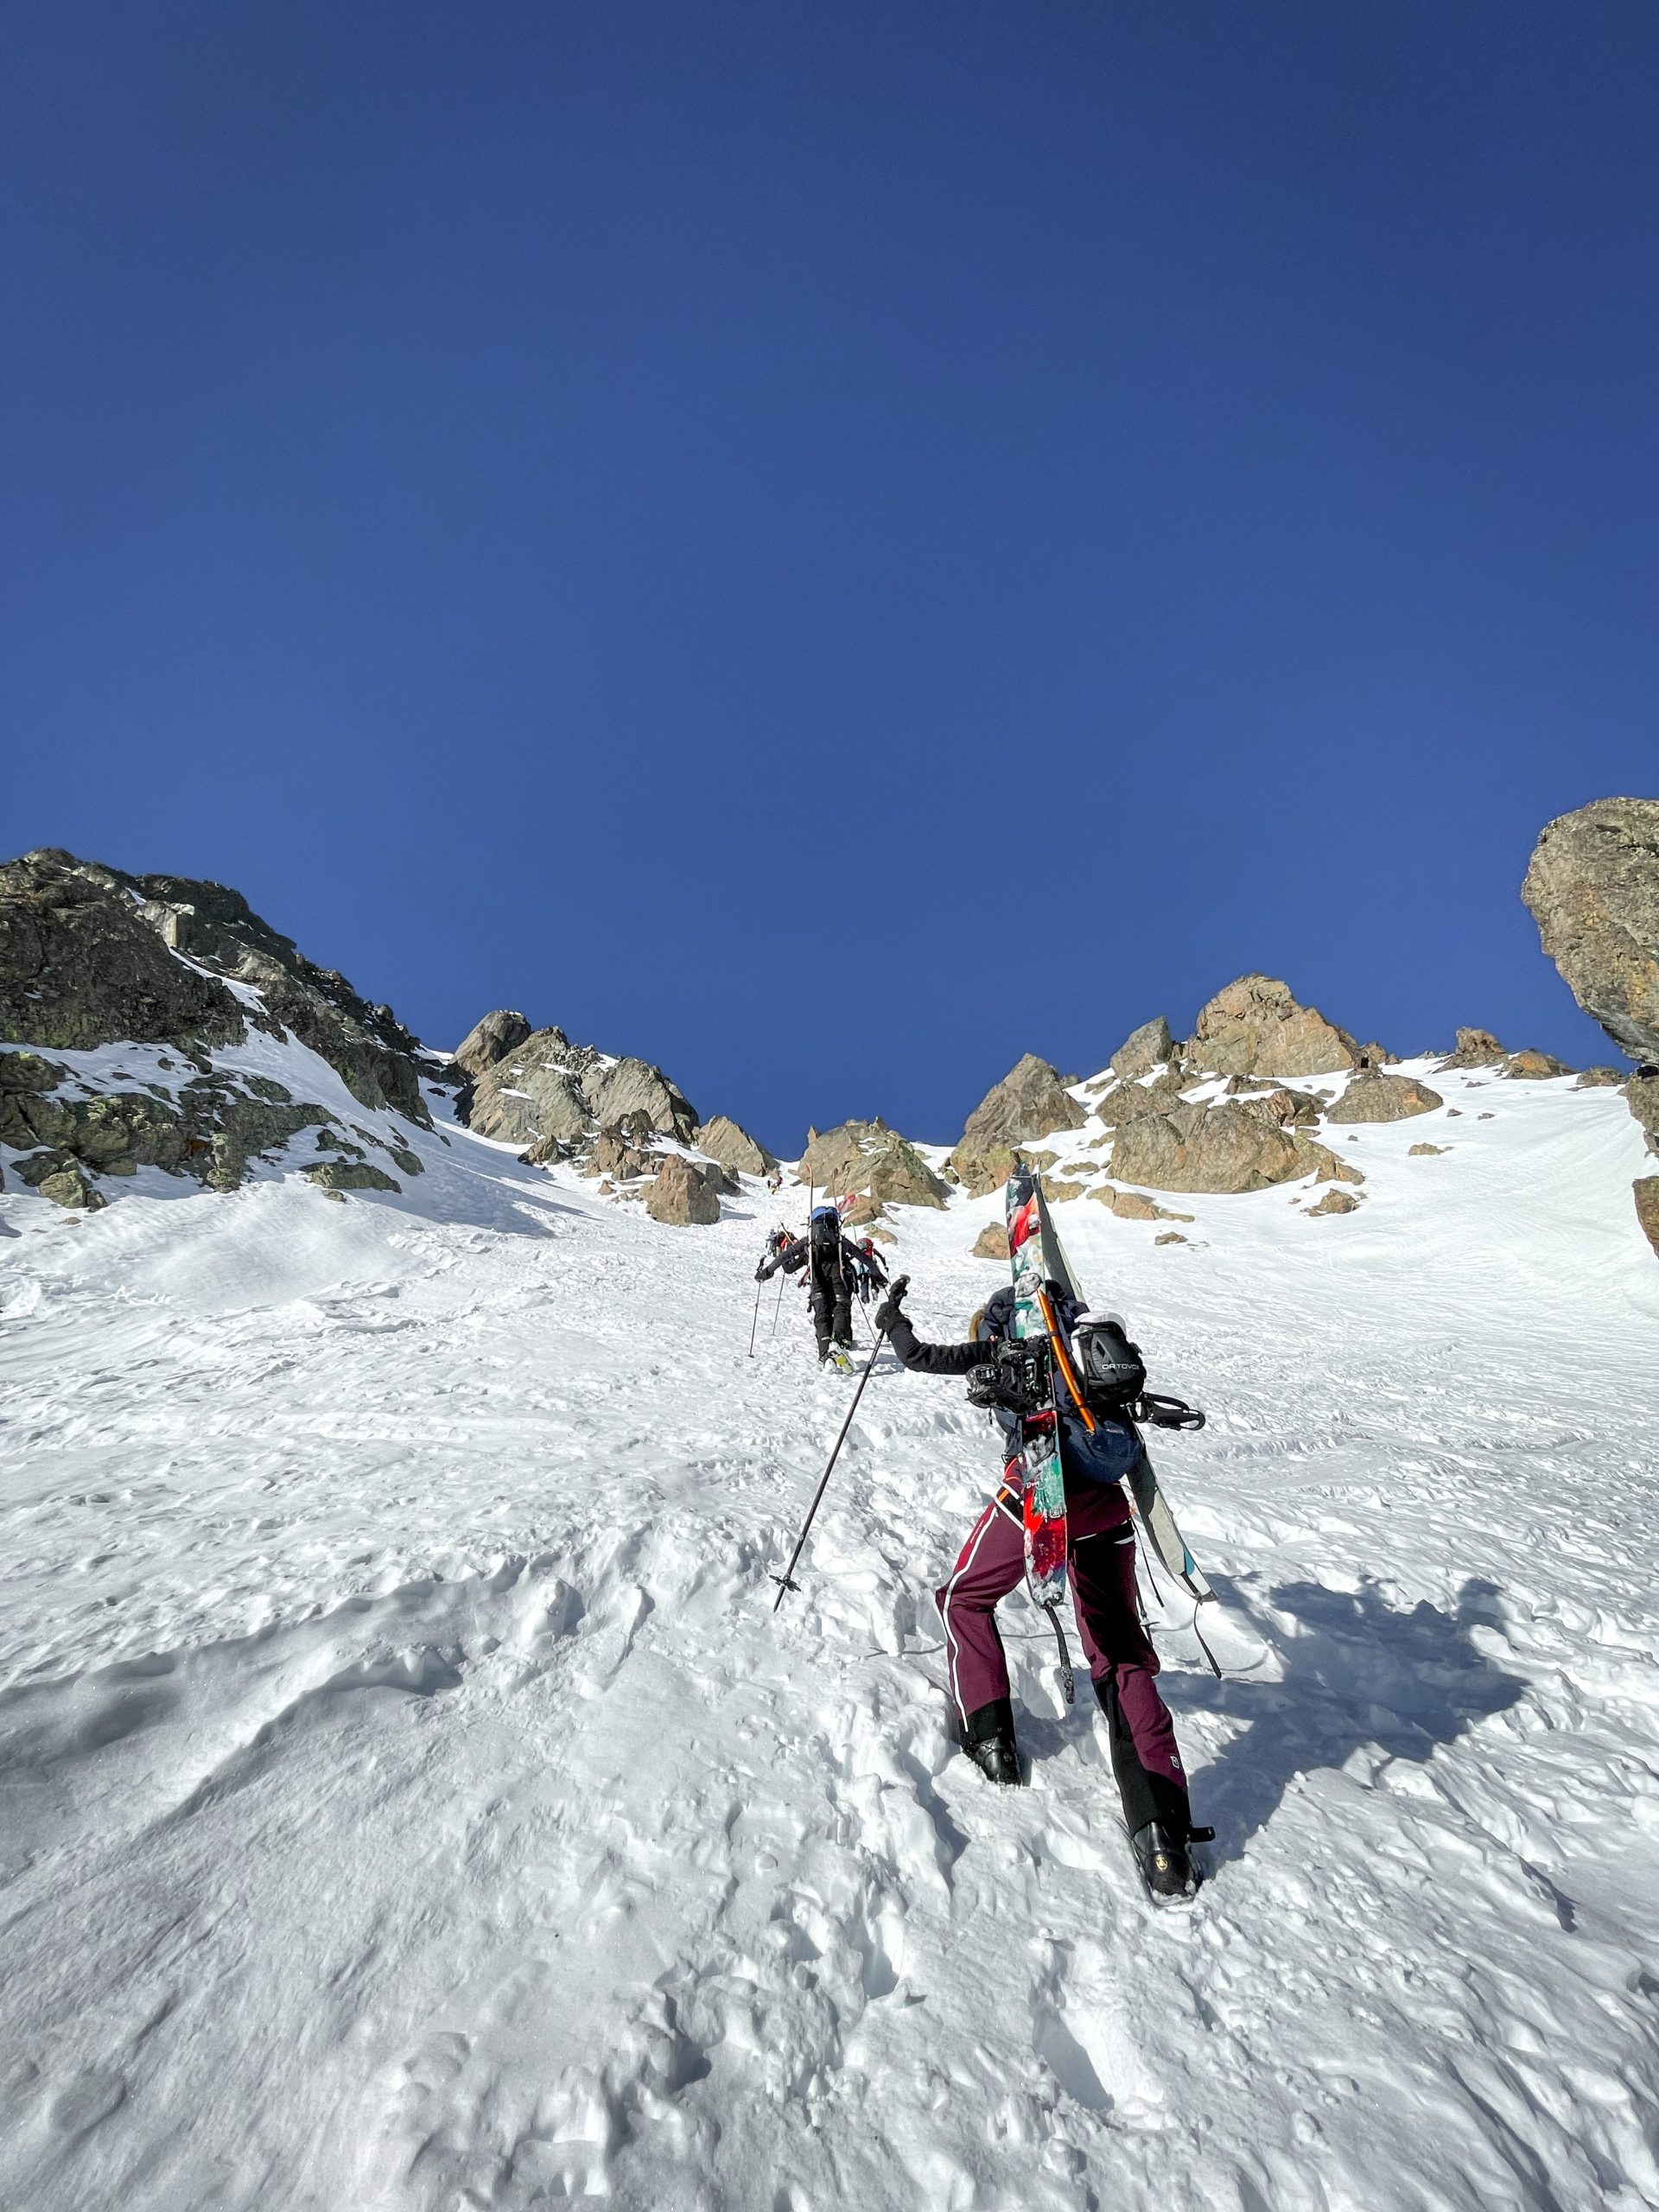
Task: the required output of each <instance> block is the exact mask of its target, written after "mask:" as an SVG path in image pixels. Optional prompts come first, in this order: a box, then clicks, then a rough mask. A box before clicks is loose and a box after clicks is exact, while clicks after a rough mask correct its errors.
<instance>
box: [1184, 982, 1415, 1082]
mask: <svg viewBox="0 0 1659 2212" xmlns="http://www.w3.org/2000/svg"><path fill="white" fill-rule="evenodd" d="M1372 1049H1373V1050H1376V1049H1378V1048H1376V1047H1373V1048H1372ZM1183 1050H1184V1052H1185V1056H1186V1058H1187V1059H1189V1060H1190V1061H1191V1062H1192V1065H1193V1066H1194V1067H1195V1068H1204V1069H1207V1070H1209V1071H1211V1072H1212V1073H1213V1074H1216V1075H1277V1076H1284V1075H1333V1074H1336V1073H1337V1072H1338V1071H1340V1070H1341V1069H1344V1068H1352V1067H1357V1066H1358V1065H1359V1059H1360V1048H1359V1046H1357V1044H1356V1043H1355V1042H1354V1040H1353V1039H1352V1038H1351V1036H1350V1035H1349V1034H1348V1032H1347V1031H1346V1030H1345V1029H1338V1027H1337V1026H1336V1024H1335V1023H1334V1022H1331V1021H1327V1020H1325V1016H1324V1015H1323V1014H1320V1013H1319V1011H1318V1010H1317V1008H1315V1007H1305V1006H1300V1005H1298V1003H1297V1001H1295V999H1294V998H1293V997H1292V995H1291V993H1290V988H1289V986H1288V985H1287V984H1286V983H1281V982H1278V981H1277V980H1276V979H1275V978H1274V976H1240V977H1239V978H1238V979H1237V981H1236V982H1231V983H1229V984H1228V985H1227V987H1226V988H1225V989H1224V990H1221V991H1217V994H1216V995H1215V997H1214V998H1212V999H1211V1001H1210V1003H1209V1004H1208V1005H1207V1006H1206V1007H1204V1009H1203V1010H1202V1012H1201V1013H1200V1014H1199V1015H1198V1023H1197V1026H1196V1027H1195V1028H1194V1030H1193V1033H1192V1037H1191V1039H1189V1040H1188V1042H1187V1044H1186V1045H1185V1046H1184V1048H1183Z"/></svg>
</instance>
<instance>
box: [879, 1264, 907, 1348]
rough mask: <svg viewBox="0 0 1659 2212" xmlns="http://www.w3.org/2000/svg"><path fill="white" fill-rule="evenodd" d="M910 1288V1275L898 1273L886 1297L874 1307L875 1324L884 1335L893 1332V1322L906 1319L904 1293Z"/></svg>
mask: <svg viewBox="0 0 1659 2212" xmlns="http://www.w3.org/2000/svg"><path fill="white" fill-rule="evenodd" d="M909 1288H910V1277H909V1276H908V1275H900V1276H899V1280H898V1281H897V1282H896V1283H894V1284H893V1286H892V1287H891V1288H890V1289H889V1290H888V1292H887V1297H886V1298H885V1299H884V1300H882V1302H881V1304H880V1306H877V1307H876V1309H875V1325H876V1327H877V1329H878V1330H879V1331H880V1333H881V1334H882V1335H883V1336H884V1337H890V1336H891V1335H892V1334H893V1325H894V1324H895V1322H899V1321H904V1320H907V1319H909V1316H908V1315H907V1314H906V1313H905V1311H904V1303H905V1293H906V1291H907V1290H908V1289H909Z"/></svg>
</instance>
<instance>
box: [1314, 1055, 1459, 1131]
mask: <svg viewBox="0 0 1659 2212" xmlns="http://www.w3.org/2000/svg"><path fill="white" fill-rule="evenodd" d="M1445 1103H1446V1101H1445V1099H1443V1098H1442V1097H1441V1096H1440V1092H1439V1091H1438V1090H1430V1089H1429V1087H1428V1085H1427V1084H1426V1083H1419V1082H1418V1081H1417V1079H1416V1077H1414V1076H1406V1075H1384V1074H1383V1072H1382V1071H1381V1070H1380V1069H1374V1068H1368V1069H1367V1070H1366V1071H1364V1072H1363V1074H1361V1075H1357V1076H1356V1077H1354V1079H1353V1081H1352V1082H1351V1084H1349V1086H1348V1088H1347V1089H1346V1090H1344V1092H1343V1094H1342V1096H1341V1097H1340V1098H1338V1100H1337V1102H1336V1103H1335V1104H1334V1105H1333V1106H1331V1107H1328V1108H1327V1109H1326V1110H1325V1119H1326V1121H1328V1122H1404V1121H1408V1120H1409V1118H1410V1117H1411V1116H1412V1115H1414V1114H1432V1113H1433V1111H1434V1109H1435V1108H1436V1107H1437V1106H1444V1105H1445Z"/></svg>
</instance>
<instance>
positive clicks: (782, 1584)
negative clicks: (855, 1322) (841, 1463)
mask: <svg viewBox="0 0 1659 2212" xmlns="http://www.w3.org/2000/svg"><path fill="white" fill-rule="evenodd" d="M908 1281H909V1277H908V1276H905V1275H901V1276H900V1277H899V1281H898V1283H897V1284H896V1285H895V1286H894V1287H895V1289H896V1290H897V1291H898V1293H899V1295H900V1296H902V1295H903V1294H904V1291H905V1289H906V1286H907V1284H908ZM886 1338H887V1331H886V1330H885V1329H883V1330H881V1331H880V1333H879V1334H878V1335H877V1337H876V1339H875V1349H874V1351H872V1352H871V1354H870V1363H869V1365H868V1367H867V1368H866V1369H865V1370H864V1372H863V1373H862V1374H861V1376H859V1378H858V1388H857V1389H856V1390H855V1391H854V1393H853V1402H852V1404H851V1405H850V1406H849V1407H848V1408H847V1418H846V1420H845V1421H842V1424H841V1434H840V1435H839V1436H838V1437H836V1441H835V1445H834V1446H833V1448H832V1450H831V1451H830V1453H829V1465H828V1466H827V1467H826V1468H825V1469H824V1471H823V1474H822V1475H821V1476H820V1477H819V1478H818V1486H817V1490H816V1491H814V1492H813V1493H812V1503H811V1504H810V1506H809V1507H808V1508H807V1513H806V1519H805V1520H804V1522H802V1523H801V1533H800V1535H798V1537H797V1538H796V1539H795V1548H794V1550H793V1551H792V1552H791V1554H790V1555H789V1565H788V1566H787V1567H785V1569H784V1571H783V1573H781V1574H774V1575H773V1576H772V1580H773V1581H774V1582H775V1583H776V1584H777V1585H778V1595H777V1597H776V1598H775V1599H773V1601H772V1611H773V1612H774V1613H775V1612H776V1611H777V1610H778V1608H779V1605H782V1604H783V1602H784V1592H785V1591H786V1590H798V1589H799V1588H800V1584H799V1583H798V1582H797V1581H796V1580H794V1579H793V1578H794V1573H795V1566H796V1562H797V1560H798V1559H799V1558H800V1556H801V1554H802V1552H803V1551H804V1549H805V1548H806V1540H807V1537H808V1535H810V1532H811V1528H812V1523H813V1522H814V1520H815V1519H816V1518H817V1510H818V1507H819V1506H820V1504H821V1503H823V1493H824V1491H826V1490H828V1488H829V1478H830V1476H831V1475H832V1474H833V1473H834V1472H835V1466H836V1460H837V1459H839V1458H840V1456H841V1447H842V1445H843V1444H844V1443H845V1442H846V1441H847V1432H848V1430H849V1428H850V1427H852V1425H853V1415H854V1414H855V1413H856V1412H857V1411H858V1402H859V1400H860V1399H861V1397H862V1396H863V1395H864V1385H865V1384H866V1383H868V1381H869V1379H870V1377H871V1376H872V1375H873V1374H874V1372H875V1363H876V1361H877V1360H878V1359H879V1358H880V1356H881V1346H882V1344H883V1343H884V1342H885V1341H886Z"/></svg>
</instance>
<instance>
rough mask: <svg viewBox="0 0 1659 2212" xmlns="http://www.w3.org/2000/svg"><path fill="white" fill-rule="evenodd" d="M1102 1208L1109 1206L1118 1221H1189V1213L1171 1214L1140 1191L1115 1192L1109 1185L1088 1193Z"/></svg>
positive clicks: (1190, 1216)
mask: <svg viewBox="0 0 1659 2212" xmlns="http://www.w3.org/2000/svg"><path fill="white" fill-rule="evenodd" d="M1089 1195H1090V1198H1097V1199H1098V1200H1099V1201H1100V1203H1101V1205H1103V1206H1109V1207H1110V1209H1111V1211H1113V1212H1114V1213H1115V1214H1116V1216H1117V1217H1118V1219H1119V1220H1120V1221H1191V1220H1192V1215H1191V1214H1190V1213H1171V1212H1169V1211H1167V1210H1166V1208H1165V1207H1163V1206H1160V1205H1154V1203H1153V1201H1152V1200H1151V1199H1150V1198H1147V1196H1146V1195H1145V1193H1144V1192H1141V1191H1115V1190H1113V1189H1112V1187H1111V1185H1109V1184H1106V1185H1103V1186H1102V1187H1101V1188H1100V1189H1099V1190H1097V1191H1091V1192H1090V1193H1089Z"/></svg>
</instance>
